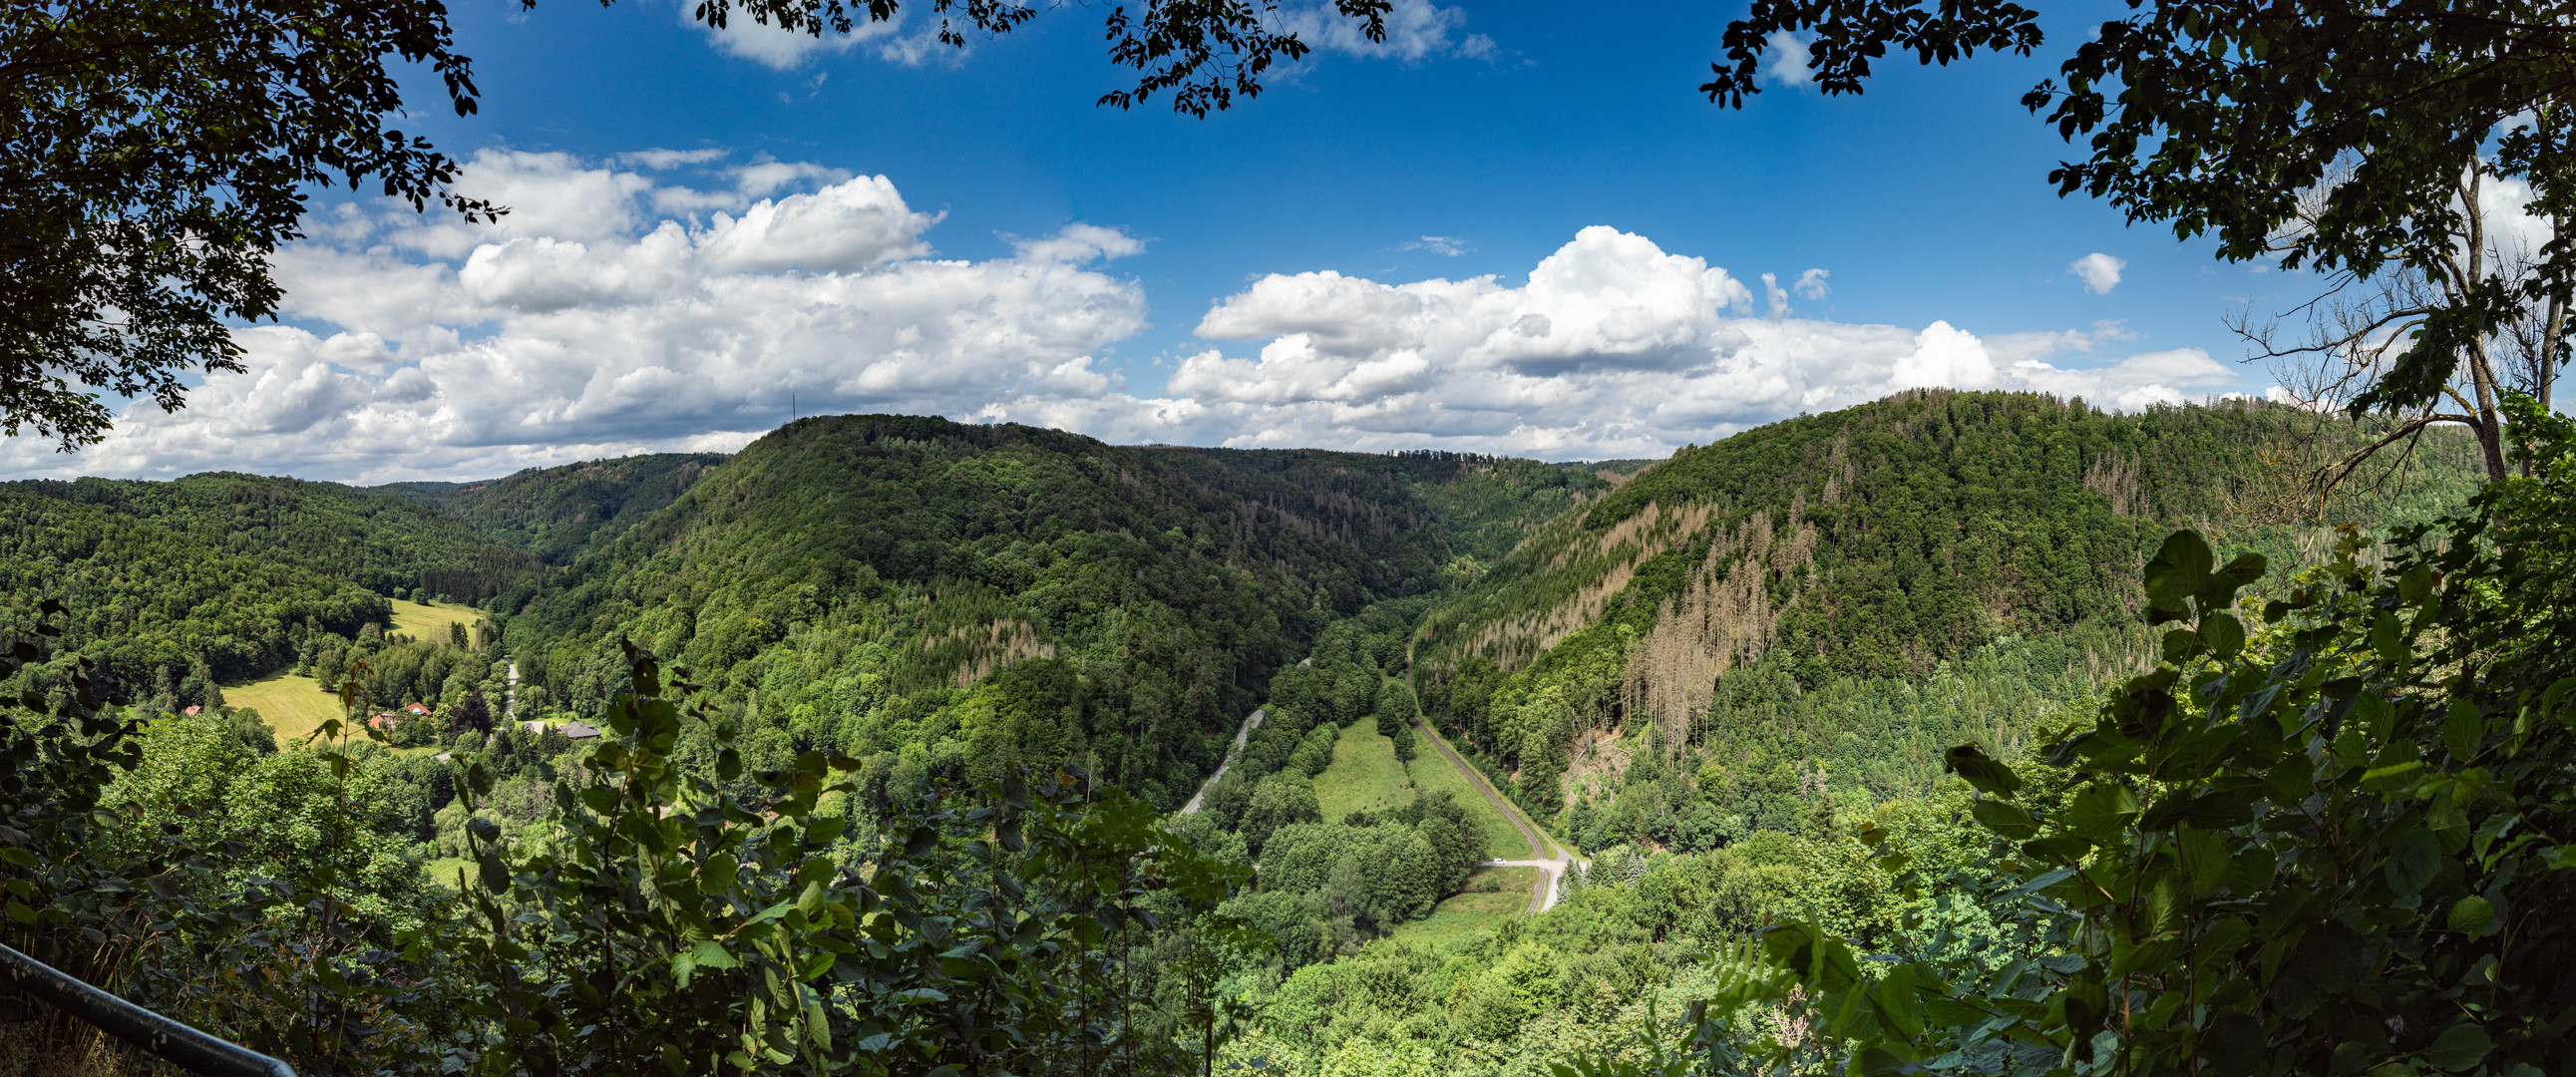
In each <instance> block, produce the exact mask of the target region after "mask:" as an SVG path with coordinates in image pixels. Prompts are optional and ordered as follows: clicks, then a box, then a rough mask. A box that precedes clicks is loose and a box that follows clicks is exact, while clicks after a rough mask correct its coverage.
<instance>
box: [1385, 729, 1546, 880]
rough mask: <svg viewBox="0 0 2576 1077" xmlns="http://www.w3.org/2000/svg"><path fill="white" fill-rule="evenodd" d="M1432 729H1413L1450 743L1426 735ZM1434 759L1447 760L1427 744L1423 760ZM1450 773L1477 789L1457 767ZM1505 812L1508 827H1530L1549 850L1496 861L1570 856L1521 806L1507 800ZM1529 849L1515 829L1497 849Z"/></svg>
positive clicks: (1488, 802) (1422, 756) (1420, 734)
mask: <svg viewBox="0 0 2576 1077" xmlns="http://www.w3.org/2000/svg"><path fill="white" fill-rule="evenodd" d="M1430 728H1431V725H1430V723H1428V722H1425V723H1422V724H1419V725H1416V726H1414V727H1413V731H1414V735H1415V736H1426V735H1427V737H1428V739H1429V740H1432V741H1439V742H1440V743H1441V744H1446V743H1448V742H1447V741H1445V740H1442V739H1441V737H1440V734H1439V733H1437V732H1429V733H1427V734H1426V731H1427V730H1430ZM1433 757H1440V758H1442V759H1443V760H1444V761H1445V760H1446V757H1445V756H1440V747H1439V745H1438V744H1432V743H1425V744H1424V745H1423V746H1422V755H1421V758H1425V759H1428V758H1433ZM1449 773H1451V774H1456V775H1458V780H1459V781H1461V782H1466V783H1467V787H1468V788H1469V789H1474V788H1475V787H1476V786H1475V779H1473V778H1469V777H1467V776H1466V775H1464V774H1459V773H1458V768H1456V767H1450V768H1449ZM1477 799H1478V800H1484V795H1483V794H1482V793H1479V794H1477ZM1493 803H1494V802H1493V801H1490V800H1485V806H1487V807H1492V806H1493ZM1503 810H1504V811H1507V812H1510V813H1511V816H1510V818H1507V819H1506V820H1504V822H1505V824H1506V825H1509V823H1510V821H1511V819H1518V820H1519V821H1520V822H1521V824H1522V825H1523V826H1527V827H1529V828H1530V833H1533V834H1536V835H1538V836H1539V840H1540V841H1541V842H1544V843H1546V844H1547V846H1548V847H1547V848H1545V849H1542V850H1540V851H1539V852H1538V853H1537V854H1536V855H1532V854H1529V853H1525V852H1515V853H1512V854H1510V855H1508V856H1497V857H1494V859H1496V860H1519V859H1521V858H1523V857H1528V858H1529V859H1532V860H1544V859H1548V858H1550V857H1561V856H1566V855H1568V854H1567V853H1566V851H1565V850H1564V849H1563V848H1561V847H1558V846H1557V844H1556V839H1555V838H1554V837H1552V836H1550V835H1549V834H1548V832H1547V831H1546V830H1543V829H1541V828H1540V827H1539V826H1538V824H1536V823H1533V822H1531V821H1530V817H1529V816H1528V815H1526V814H1523V813H1522V812H1521V809H1520V806H1519V805H1516V804H1513V803H1512V802H1511V801H1509V800H1505V801H1504V802H1503ZM1528 847H1529V842H1527V841H1525V840H1523V839H1522V838H1521V836H1520V830H1519V829H1518V828H1513V829H1512V831H1511V838H1510V840H1508V841H1506V842H1504V843H1503V844H1501V845H1500V846H1497V848H1502V849H1526V848H1528Z"/></svg>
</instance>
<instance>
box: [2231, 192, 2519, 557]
mask: <svg viewBox="0 0 2576 1077" xmlns="http://www.w3.org/2000/svg"><path fill="white" fill-rule="evenodd" d="M2339 180H2340V176H2336V177H2330V178H2329V180H2328V181H2327V182H2326V183H2324V184H2320V185H2319V186H2318V187H2317V188H2316V189H2315V190H2312V191H2310V192H2309V193H2308V194H2307V195H2306V196H2305V197H2304V198H2303V200H2302V212H2301V215H2300V217H2299V222H2300V223H2297V224H2294V225H2293V226H2292V227H2291V228H2290V229H2286V230H2285V231H2284V234H2283V235H2281V236H2280V237H2278V238H2277V240H2276V243H2277V245H2278V246H2279V247H2281V248H2282V249H2288V248H2289V247H2290V246H2291V245H2292V244H2293V243H2294V242H2295V241H2296V239H2297V237H2298V233H2299V230H2300V229H2302V228H2305V227H2307V226H2308V222H2310V221H2313V219H2314V218H2315V216H2316V214H2318V213H2321V212H2323V210H2324V207H2325V204H2326V197H2327V195H2328V194H2329V193H2330V192H2331V191H2332V189H2333V188H2334V186H2335V185H2336V183H2337V182H2339ZM2498 182H2499V181H2498V180H2497V179H2496V176H2495V174H2494V173H2493V172H2492V171H2491V170H2490V169H2488V168H2487V167H2486V166H2484V165H2483V164H2482V165H2480V166H2479V167H2476V168H2473V169H2470V170H2469V171H2467V172H2466V173H2465V174H2463V175H2462V177H2461V180H2460V184H2459V187H2458V189H2457V191H2456V193H2455V196H2454V198H2453V200H2452V203H2451V205H2450V206H2449V208H2448V211H2447V212H2446V213H2445V214H2444V215H2443V218H2442V219H2440V220H2435V221H2425V220H2416V221H2411V222H2409V225H2410V227H2411V228H2412V230H2413V233H2414V234H2415V235H2417V236H2418V237H2421V238H2420V240H2419V242H2418V243H2417V244H2416V246H2415V248H2414V250H2413V251H2412V252H2411V254H2410V257H2409V258H2408V260H2407V261H2406V262H2405V263H2404V264H2403V265H2389V266H2384V267H2382V268H2381V269H2380V271H2379V272H2377V273H2376V274H2373V275H2369V276H2363V275H2361V274H2359V273H2356V272H2352V271H2340V272H2335V273H2330V274H2328V275H2327V276H2326V285H2327V286H2326V289H2325V290H2324V291H2323V292H2322V293H2321V294H2319V295H2318V296H2316V297H2315V298H2313V299H2310V300H2308V301H2307V302H2305V303H2302V304H2300V305H2298V306H2297V307H2293V308H2291V309H2290V310H2289V311H2286V312H2283V313H2281V314H2276V315H2272V316H2270V317H2266V318H2259V319H2258V318H2257V317H2255V316H2254V314H2253V313H2252V311H2251V309H2250V308H2248V309H2247V310H2246V311H2244V312H2241V313H2239V314H2238V315H2236V316H2234V317H2231V318H2230V319H2229V322H2228V324H2229V328H2231V329H2233V330H2234V331H2235V332H2236V333H2237V334H2238V335H2239V336H2241V337H2242V338H2244V339H2245V341H2246V342H2247V343H2248V345H2249V351H2250V353H2251V354H2250V356H2249V361H2259V362H2262V363H2264V364H2265V365H2267V366H2268V367H2270V368H2271V371H2272V373H2273V375H2274V377H2275V380H2276V383H2277V385H2278V386H2279V388H2278V390H2276V392H2275V393H2274V394H2273V395H2274V398H2275V399H2276V400H2277V401H2279V402H2281V403H2286V404H2289V405H2291V406H2292V407H2293V408H2295V409H2296V410H2297V411H2298V412H2299V413H2300V414H2298V415H2295V416H2292V417H2290V418H2288V419H2287V420H2286V427H2285V432H2284V435H2283V437H2282V439H2281V441H2280V442H2279V443H2278V444H2277V445H2275V446H2272V447H2267V449H2266V450H2265V452H2266V457H2267V458H2266V467H2267V469H2270V468H2274V467H2277V468H2278V469H2279V470H2281V471H2282V472H2284V473H2286V474H2291V475H2295V476H2296V477H2297V481H2296V482H2295V483H2292V484H2290V486H2291V487H2292V488H2294V489H2295V493H2291V492H2289V491H2288V490H2275V491H2272V492H2271V493H2270V494H2269V495H2268V496H2269V498H2270V502H2271V503H2270V504H2268V505H2266V506H2264V507H2262V508H2261V509H2260V510H2258V511H2261V512H2264V513H2267V514H2270V515H2274V516H2277V517H2280V518H2282V519H2304V520H2311V521H2322V520H2324V519H2325V518H2326V517H2327V515H2328V514H2329V512H2330V510H2331V508H2332V506H2333V505H2334V504H2335V503H2336V502H2337V501H2338V500H2340V499H2346V498H2349V497H2352V496H2359V495H2363V494H2367V493H2371V492H2375V491H2377V490H2379V489H2381V488H2382V487H2384V485H2385V484H2386V483H2388V482H2390V481H2402V476H2403V475H2404V474H2405V470H2406V466H2407V464H2408V463H2409V462H2410V460H2411V456H2412V454H2413V452H2414V450H2415V448H2416V445H2417V442H2418V439H2419V438H2420V437H2421V436H2422V435H2423V433H2424V432H2425V431H2426V430H2428V429H2431V428H2434V427H2437V426H2446V425H2448V426H2458V427H2462V428H2464V429H2466V430H2467V431H2468V432H2469V433H2470V434H2471V435H2472V436H2473V437H2475V438H2476V439H2477V442H2478V446H2479V454H2480V457H2481V459H2482V462H2483V463H2484V465H2485V468H2486V472H2487V477H2488V478H2489V479H2490V480H2494V479H2501V478H2504V477H2505V476H2506V475H2507V474H2508V472H2507V470H2506V465H2505V452H2504V444H2505V438H2504V433H2505V432H2504V428H2503V421H2502V417H2501V416H2500V415H2499V413H2498V405H2499V404H2500V403H2501V401H2502V396H2503V393H2504V392H2505V391H2507V390H2517V391H2521V392H2526V393H2530V394H2531V395H2533V396H2534V397H2537V398H2539V399H2541V400H2544V401H2545V400H2547V399H2548V393H2549V388H2550V385H2551V383H2552V382H2554V381H2555V380H2556V376H2557V369H2558V367H2559V366H2561V365H2563V364H2564V362H2565V361H2566V347H2565V345H2564V343H2563V340H2564V335H2565V333H2566V331H2567V329H2568V325H2567V317H2566V315H2567V289H2566V287H2565V284H2564V282H2563V281H2560V280H2557V279H2554V278H2555V274H2556V273H2557V272H2558V270H2559V263H2558V262H2557V261H2554V260H2552V259H2551V258H2549V257H2547V255H2548V254H2550V253H2554V252H2555V248H2557V247H2558V246H2559V243H2558V238H2557V237H2558V236H2560V235H2562V234H2564V229H2562V228H2559V227H2558V220H2557V218H2556V216H2555V214H2552V216H2551V217H2550V218H2549V219H2547V220H2546V221H2545V223H2546V224H2547V225H2548V232H2549V234H2548V236H2547V237H2546V238H2544V239H2541V240H2539V241H2538V242H2534V241H2533V240H2532V238H2530V237H2528V236H2525V235H2523V234H2521V232H2520V230H2518V229H2514V228H2499V227H2497V224H2498V219H2499V218H2502V217H2504V215H2505V214H2507V213H2511V214H2514V215H2516V216H2519V215H2520V214H2522V213H2523V212H2524V210H2525V206H2523V205H2519V204H2512V205H2507V204H2503V203H2506V202H2509V201H2510V200H2511V196H2510V195H2509V194H2507V193H2506V192H2505V191H2502V190H2499V189H2498V188H2497V187H2495V186H2494V185H2495V184H2497V183H2498ZM2525 219H2528V218H2525ZM2285 322H2286V323H2290V324H2293V325H2296V326H2297V327H2298V329H2299V332H2298V335H2297V337H2296V338H2295V340H2292V341H2288V342H2285V340H2284V337H2283V334H2282V327H2283V324H2284V323H2285ZM2445 349H2447V350H2446V351H2445ZM2428 372H2429V376H2428ZM2401 374H2402V375H2403V378H2401V377H2400V375H2401ZM2401 380H2403V381H2406V382H2408V383H2410V384H2412V385H2413V388H2412V389H2409V390H2402V391H2392V388H2391V386H2392V384H2394V383H2396V382H2399V381H2401ZM2365 415H2371V416H2375V417H2376V418H2377V419H2378V420H2380V421H2378V422H2372V423H2369V424H2367V425H2368V426H2369V427H2371V429H2368V430H2367V431H2366V432H2364V436H2361V437H2360V438H2359V439H2358V440H2356V439H2355V437H2354V434H2355V431H2353V430H2351V429H2350V428H2349V427H2342V428H2338V426H2337V424H2336V423H2335V422H2334V419H2335V417H2338V416H2350V417H2352V418H2356V419H2359V418H2363V417H2364V416H2365ZM2392 447H2396V448H2398V449H2399V454H2398V457H2397V458H2396V459H2395V460H2394V461H2390V460H2388V459H2386V458H2384V457H2383V456H2382V454H2383V452H2384V451H2386V450H2389V449H2390V448H2392ZM2256 485H2257V486H2258V487H2259V486H2262V485H2264V484H2262V483H2257V484H2256ZM2273 485H2276V486H2277V485H2280V484H2277V483H2275V484H2273Z"/></svg>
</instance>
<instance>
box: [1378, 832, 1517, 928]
mask: <svg viewBox="0 0 2576 1077" xmlns="http://www.w3.org/2000/svg"><path fill="white" fill-rule="evenodd" d="M1514 840H1515V841H1517V840H1519V839H1517V838H1515V839H1514ZM1495 877H1499V878H1501V879H1502V881H1503V888H1502V890H1501V891H1500V892H1498V893H1492V894H1485V893H1479V892H1478V888H1480V887H1482V886H1484V885H1485V880H1486V879H1488V878H1495ZM1545 878H1547V874H1546V873H1545V872H1542V871H1540V870H1539V869H1537V868H1477V869H1476V873H1475V874H1474V875H1471V876H1468V877H1467V889H1466V890H1465V891H1463V892H1461V893H1457V894H1452V895H1450V896H1449V899H1448V900H1446V901H1443V902H1441V903H1440V904H1438V905H1435V906H1433V907H1432V909H1431V915H1430V916H1429V917H1427V918H1425V919H1421V920H1415V921H1413V922H1412V923H1407V924H1397V925H1395V930H1394V931H1392V932H1390V933H1389V936H1390V937H1392V938H1393V939H1395V940H1396V941H1397V942H1407V943H1416V944H1419V945H1423V946H1428V947H1431V948H1432V949H1435V950H1437V949H1439V948H1440V947H1442V946H1446V945H1448V944H1450V943H1452V942H1456V941H1458V940H1459V939H1463V938H1466V937H1467V936H1469V935H1475V934H1479V933H1482V932H1487V931H1493V930H1496V929H1499V928H1501V927H1502V926H1503V925H1504V924H1508V923H1510V922H1512V920H1513V918H1515V917H1518V916H1520V915H1521V914H1522V913H1523V912H1525V911H1527V910H1528V909H1529V902H1530V887H1531V886H1532V885H1534V884H1536V883H1537V882H1538V881H1539V880H1541V879H1545Z"/></svg>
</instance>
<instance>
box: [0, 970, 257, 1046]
mask: <svg viewBox="0 0 2576 1077" xmlns="http://www.w3.org/2000/svg"><path fill="white" fill-rule="evenodd" d="M0 972H6V973H8V976H9V983H10V984H11V985H12V986H15V987H16V988H18V989H19V990H21V991H24V992H26V993H28V994H30V995H34V996H35V997H37V998H40V999H43V1000H44V1001H46V1002H49V1003H52V1004H53V1005H54V1007H55V1008H56V1009H59V1010H61V1011H63V1012H64V1013H68V1014H70V1015H72V1016H74V1017H77V1018H80V1019H81V1020H83V1021H87V1022H89V1023H90V1024H93V1025H96V1026H98V1028H99V1030H100V1031H102V1032H105V1033H107V1034H108V1035H110V1036H114V1037H116V1038H117V1039H120V1040H124V1041H125V1042H127V1043H130V1044H133V1045H134V1046H136V1047H139V1048H142V1049H143V1050H146V1051H149V1052H151V1053H153V1054H155V1055H158V1056H160V1057H162V1058H164V1059H167V1060H169V1061H170V1062H171V1063H172V1064H173V1065H176V1066H178V1067H179V1068H181V1069H184V1070H187V1071H188V1072H190V1073H196V1074H202V1075H204V1077H295V1067H293V1066H289V1065H287V1064H286V1063H284V1062H281V1061H279V1060H277V1059H274V1058H270V1057H268V1056H267V1055H264V1054H261V1053H259V1052H257V1051H254V1050H251V1049H250V1048H248V1047H244V1046H242V1045H240V1044H237V1043H233V1042H231V1041H229V1040H225V1039H222V1038H220V1037H216V1036H210V1035H207V1034H206V1033H203V1032H200V1031H197V1030H196V1029H194V1028H191V1027H189V1026H187V1025H184V1024H181V1023H179V1022H177V1021H173V1020H171V1019H169V1018H167V1017H163V1016H161V1015H160V1014H157V1013H154V1012H152V1011H150V1010H147V1009H144V1008H143V1007H141V1006H137V1005H135V1004H133V1003H131V1002H127V1001H125V1000H124V999H121V998H118V997H116V996H115V995H111V994H108V993H107V992H105V991H101V990H99V989H98V988H95V987H92V986H90V985H89V984H88V983H86V982H83V981H81V980H79V979H76V978H74V977H72V976H70V975H67V974H65V973H63V972H62V971H61V970H59V969H56V968H54V967H53V966H51V965H48V964H45V963H44V962H42V961H38V960H36V959H35V958H32V957H29V956H27V955H25V954H22V953H19V952H18V951H17V950H16V949H15V948H13V947H10V946H7V945H0Z"/></svg>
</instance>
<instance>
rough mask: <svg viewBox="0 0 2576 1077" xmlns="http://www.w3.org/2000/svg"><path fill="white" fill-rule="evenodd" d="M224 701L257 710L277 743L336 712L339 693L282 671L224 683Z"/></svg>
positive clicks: (298, 735)
mask: <svg viewBox="0 0 2576 1077" xmlns="http://www.w3.org/2000/svg"><path fill="white" fill-rule="evenodd" d="M405 605H408V603H405ZM224 703H225V704H226V705H228V706H234V707H250V708H252V709H254V710H257V711H259V716H260V719H261V720H262V721H265V722H267V723H268V725H269V728H271V729H274V730H277V743H278V744H280V745H286V744H292V743H294V742H296V741H299V740H302V739H304V736H305V735H306V734H308V733H311V732H313V730H314V729H316V728H318V727H320V726H321V724H322V723H324V722H327V721H330V720H331V719H333V718H337V717H339V716H340V697H339V696H336V695H333V694H331V693H329V692H325V691H323V690H322V686H321V685H320V684H317V683H315V682H314V680H313V678H311V677H297V676H292V675H288V674H283V673H281V674H278V675H277V676H274V677H266V678H262V679H260V680H257V681H253V682H251V683H249V684H244V685H238V686H226V687H225V688H224Z"/></svg>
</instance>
